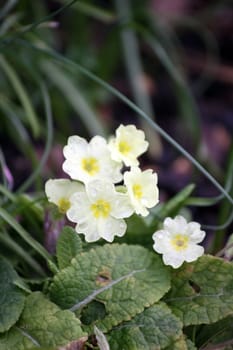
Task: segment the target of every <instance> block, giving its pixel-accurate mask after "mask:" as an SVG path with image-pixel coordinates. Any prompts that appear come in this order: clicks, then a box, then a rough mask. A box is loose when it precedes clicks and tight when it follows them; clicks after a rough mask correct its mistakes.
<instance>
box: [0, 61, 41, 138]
mask: <svg viewBox="0 0 233 350" xmlns="http://www.w3.org/2000/svg"><path fill="white" fill-rule="evenodd" d="M0 65H1V67H2V69H3V71H4V72H5V74H6V75H7V77H8V79H9V80H10V82H11V84H12V86H13V88H14V89H15V92H16V94H17V95H18V98H19V100H20V101H21V103H22V105H23V107H24V109H25V114H26V116H27V120H28V123H29V125H30V126H31V129H32V132H33V135H34V136H35V137H37V136H38V135H39V132H40V126H39V122H38V119H37V116H36V114H35V112H34V109H33V106H32V104H31V101H30V98H29V96H28V94H27V92H26V90H25V88H24V86H23V84H22V83H21V81H20V79H19V77H18V75H17V74H16V72H15V70H14V69H13V68H12V67H11V65H10V64H9V63H8V62H7V61H6V60H5V58H4V56H3V55H0Z"/></svg>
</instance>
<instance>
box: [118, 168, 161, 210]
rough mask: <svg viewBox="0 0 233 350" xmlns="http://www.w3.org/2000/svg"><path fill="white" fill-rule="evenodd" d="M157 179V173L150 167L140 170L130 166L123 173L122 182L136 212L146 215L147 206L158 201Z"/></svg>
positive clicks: (152, 205)
mask: <svg viewBox="0 0 233 350" xmlns="http://www.w3.org/2000/svg"><path fill="white" fill-rule="evenodd" d="M157 181H158V177H157V174H156V173H153V171H152V170H151V169H148V170H145V171H141V170H140V169H139V168H138V167H132V168H131V170H130V171H126V172H125V173H124V183H125V185H126V188H127V191H128V194H129V198H130V201H131V204H132V206H133V208H134V210H135V212H136V214H140V215H142V216H147V215H148V214H149V211H148V210H147V208H152V207H154V206H155V205H156V204H157V203H158V201H159V198H158V195H159V190H158V187H157Z"/></svg>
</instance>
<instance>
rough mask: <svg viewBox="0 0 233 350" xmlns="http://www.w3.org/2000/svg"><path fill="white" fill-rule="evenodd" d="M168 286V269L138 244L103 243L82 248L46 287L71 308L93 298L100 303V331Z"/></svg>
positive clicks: (148, 302) (137, 310) (127, 317)
mask: <svg viewBox="0 0 233 350" xmlns="http://www.w3.org/2000/svg"><path fill="white" fill-rule="evenodd" d="M169 287H170V269H168V268H167V267H166V266H164V265H163V263H162V261H161V258H160V257H159V256H158V255H157V254H154V253H151V252H149V251H148V250H147V249H145V248H143V247H140V246H130V245H126V244H122V245H119V244H112V245H109V244H106V245H105V246H102V247H98V248H96V249H92V250H90V251H88V252H83V253H81V254H80V255H79V256H76V258H74V259H73V260H72V261H71V266H69V267H67V268H65V269H63V270H62V271H60V272H59V273H58V274H57V275H56V276H55V277H54V281H53V283H52V285H51V288H50V297H51V299H52V300H53V301H54V302H55V303H57V304H58V305H60V306H61V307H62V308H65V309H66V308H70V309H71V310H72V311H75V310H79V311H81V310H82V308H84V307H85V306H87V305H88V304H89V303H90V302H92V301H93V300H97V301H98V302H100V303H103V304H104V306H105V311H106V317H105V318H103V319H102V320H100V321H97V322H96V325H97V326H98V327H99V328H100V329H101V330H102V331H103V332H106V331H107V330H109V329H111V328H112V326H115V325H117V324H119V323H121V322H123V321H128V320H130V319H131V318H132V317H134V316H135V315H136V314H138V313H140V312H142V311H143V310H144V308H145V307H149V306H151V305H152V304H154V303H155V302H156V301H158V300H159V299H160V298H161V297H162V296H163V295H164V294H165V293H166V292H167V291H168V289H169Z"/></svg>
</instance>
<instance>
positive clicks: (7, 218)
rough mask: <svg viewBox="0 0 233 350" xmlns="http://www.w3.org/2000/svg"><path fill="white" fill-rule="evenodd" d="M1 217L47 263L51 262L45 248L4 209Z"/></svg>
mask: <svg viewBox="0 0 233 350" xmlns="http://www.w3.org/2000/svg"><path fill="white" fill-rule="evenodd" d="M0 217H1V218H2V219H3V220H4V221H5V222H7V223H8V225H10V226H11V227H12V228H13V229H14V230H15V231H16V232H17V233H18V234H19V235H20V237H21V238H22V239H23V240H24V241H25V242H27V243H28V244H29V245H30V246H31V247H32V248H33V249H34V250H35V251H37V253H39V254H40V255H41V256H42V257H43V258H44V259H45V260H46V261H47V262H50V261H51V257H50V254H49V253H48V252H47V250H45V248H44V247H43V246H42V245H41V244H40V243H39V242H37V241H36V240H35V239H34V238H33V237H32V236H31V235H30V234H29V233H28V232H27V231H26V230H25V229H24V228H23V227H22V226H21V225H20V224H19V223H18V222H17V221H16V220H15V219H14V217H13V216H11V215H10V214H8V213H7V211H6V210H5V209H3V208H0Z"/></svg>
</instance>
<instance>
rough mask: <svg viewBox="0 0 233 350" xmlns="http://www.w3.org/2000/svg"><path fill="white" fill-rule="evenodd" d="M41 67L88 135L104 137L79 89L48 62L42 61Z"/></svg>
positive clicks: (99, 123) (99, 124)
mask: <svg viewBox="0 0 233 350" xmlns="http://www.w3.org/2000/svg"><path fill="white" fill-rule="evenodd" d="M41 67H42V69H43V71H44V72H45V73H46V75H47V76H48V77H49V79H50V80H51V81H52V82H53V83H54V85H55V86H56V87H57V88H58V89H60V90H61V92H62V94H63V95H64V96H65V97H66V99H67V100H68V101H69V103H70V104H71V105H72V107H73V108H74V110H75V111H76V112H77V114H78V115H79V116H80V118H81V119H82V122H83V123H84V125H85V126H86V128H87V130H88V131H89V132H90V134H91V135H102V136H104V135H105V131H104V129H103V127H102V124H101V122H100V121H99V120H98V118H97V117H96V115H95V114H94V112H93V111H92V110H91V108H90V106H89V105H88V103H87V102H86V100H85V98H84V96H83V95H82V93H81V91H80V89H78V88H77V87H76V86H75V85H74V84H73V82H72V81H71V80H70V79H69V78H68V77H67V76H66V75H65V74H64V73H63V72H62V70H60V69H59V68H58V67H56V66H55V65H54V64H52V63H50V62H49V61H43V62H42V64H41Z"/></svg>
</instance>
